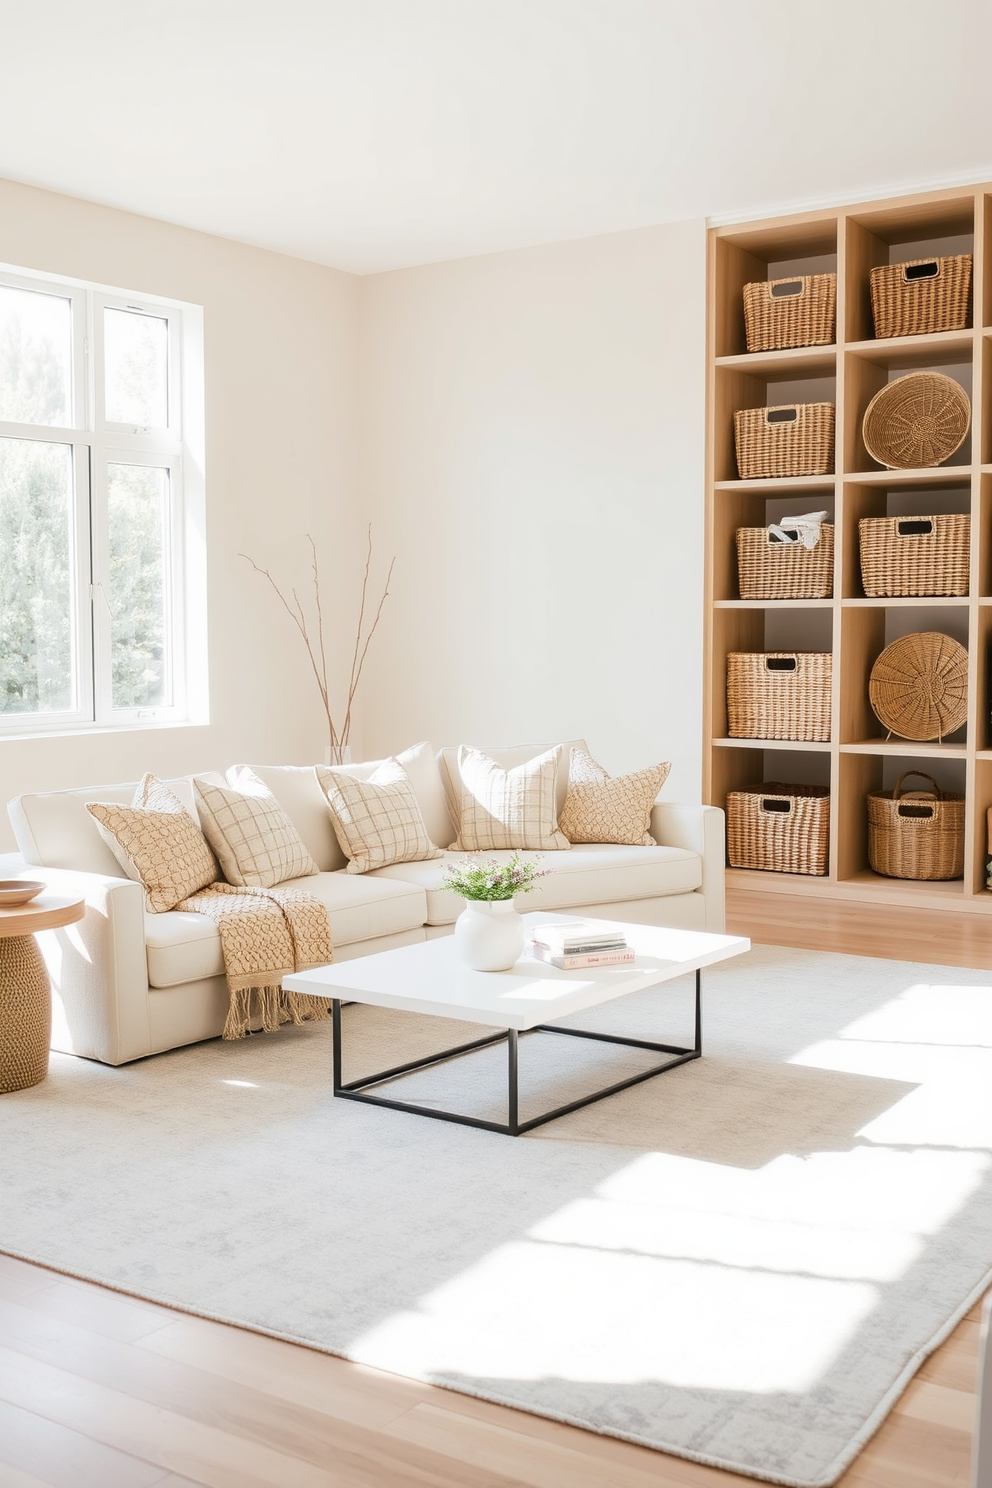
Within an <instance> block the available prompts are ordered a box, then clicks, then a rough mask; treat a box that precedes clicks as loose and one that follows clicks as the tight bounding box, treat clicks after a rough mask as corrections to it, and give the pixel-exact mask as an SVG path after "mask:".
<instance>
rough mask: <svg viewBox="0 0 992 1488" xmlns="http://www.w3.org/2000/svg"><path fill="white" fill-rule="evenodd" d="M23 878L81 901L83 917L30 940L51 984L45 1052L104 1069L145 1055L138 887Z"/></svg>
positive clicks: (54, 872)
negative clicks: (49, 1027)
mask: <svg viewBox="0 0 992 1488" xmlns="http://www.w3.org/2000/svg"><path fill="white" fill-rule="evenodd" d="M24 876H25V877H31V878H36V879H39V880H42V881H44V882H45V883H47V884H48V885H49V886H50V888H52V889H53V890H54V891H55V892H56V893H59V894H76V895H81V896H82V897H83V898H84V899H85V900H86V914H85V916H84V918H83V919H81V920H79V921H78V922H77V923H76V924H75V925H67V926H66V928H65V929H64V930H45V931H43V932H42V933H41V934H39V936H38V944H39V946H40V948H41V951H42V954H43V955H44V958H45V963H46V965H47V967H48V974H49V976H50V978H51V982H52V993H53V1001H54V1006H53V1009H52V1014H53V1017H52V1023H53V1033H52V1047H53V1048H56V1049H63V1050H66V1051H67V1052H69V1053H72V1054H81V1055H83V1056H84V1057H85V1058H87V1059H99V1060H102V1061H103V1063H104V1064H124V1063H126V1062H127V1060H129V1059H139V1058H140V1057H141V1056H142V1055H143V1054H147V1053H149V1051H150V1049H151V1034H150V1030H149V1022H148V961H147V957H146V954H145V892H144V889H143V888H142V886H141V884H139V883H133V882H132V881H131V880H130V879H129V878H105V877H104V876H103V875H102V874H99V873H79V872H75V871H74V870H72V869H68V868H38V867H35V866H33V865H31V864H28V865H27V867H26V870H25V873H24Z"/></svg>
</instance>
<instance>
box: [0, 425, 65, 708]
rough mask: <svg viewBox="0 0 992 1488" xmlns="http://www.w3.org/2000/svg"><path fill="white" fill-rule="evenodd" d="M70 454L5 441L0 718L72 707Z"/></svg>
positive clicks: (1, 464) (0, 513)
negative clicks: (4, 714)
mask: <svg viewBox="0 0 992 1488" xmlns="http://www.w3.org/2000/svg"><path fill="white" fill-rule="evenodd" d="M71 552H72V448H71V446H70V445H67V444H45V443H43V442H41V441H40V440H34V439H0V712H2V713H7V714H17V713H60V712H64V711H66V710H67V709H70V708H73V707H75V697H74V694H75V686H74V678H73V664H72V661H73V645H72V561H71Z"/></svg>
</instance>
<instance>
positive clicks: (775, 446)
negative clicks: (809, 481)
mask: <svg viewBox="0 0 992 1488" xmlns="http://www.w3.org/2000/svg"><path fill="white" fill-rule="evenodd" d="M734 437H735V440H736V444H737V469H738V471H739V473H740V478H741V480H760V479H763V478H765V477H767V476H777V475H829V474H830V472H831V471H832V470H833V468H834V405H833V404H832V403H786V404H781V405H779V406H777V407H774V408H740V409H738V411H737V412H736V413H735V414H734Z"/></svg>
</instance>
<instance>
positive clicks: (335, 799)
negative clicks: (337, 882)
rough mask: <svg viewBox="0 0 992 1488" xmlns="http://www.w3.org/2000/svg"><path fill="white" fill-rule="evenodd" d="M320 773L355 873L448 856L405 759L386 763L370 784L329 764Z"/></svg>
mask: <svg viewBox="0 0 992 1488" xmlns="http://www.w3.org/2000/svg"><path fill="white" fill-rule="evenodd" d="M316 770H317V779H318V780H319V781H320V786H321V789H322V790H323V792H324V794H325V796H326V797H327V803H328V805H329V806H330V808H331V820H332V821H333V823H334V830H335V832H336V833H337V839H338V841H339V842H340V844H341V851H342V852H343V853H344V854H345V855H346V857H347V858H348V872H349V873H368V872H369V871H370V870H371V869H373V868H386V867H388V866H389V864H390V863H422V862H423V861H424V860H425V859H427V858H440V857H443V856H444V854H443V853H442V852H441V849H440V848H439V847H438V846H437V845H436V843H434V842H432V841H431V839H430V837H429V836H428V835H427V828H426V827H425V826H424V818H423V814H422V813H421V810H420V805H419V803H418V801H417V794H416V791H415V790H414V788H413V784H412V782H411V780H410V777H409V775H408V774H407V773H406V771H405V770H404V768H403V766H402V765H401V764H400V762H399V760H397V759H396V758H394V757H391V758H389V759H387V760H383V762H382V764H381V765H380V766H379V767H378V769H377V770H375V771H374V772H373V774H371V775H370V776H369V778H368V779H367V780H356V779H355V777H354V776H353V775H349V774H348V773H347V772H346V770H344V769H340V770H335V769H334V768H333V767H331V766H327V765H317V766H316Z"/></svg>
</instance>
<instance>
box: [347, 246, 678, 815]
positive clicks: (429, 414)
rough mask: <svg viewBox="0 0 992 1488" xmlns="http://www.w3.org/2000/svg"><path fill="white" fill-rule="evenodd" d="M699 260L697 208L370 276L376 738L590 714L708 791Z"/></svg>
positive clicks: (487, 736) (592, 721) (627, 748)
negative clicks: (605, 232)
mask: <svg viewBox="0 0 992 1488" xmlns="http://www.w3.org/2000/svg"><path fill="white" fill-rule="evenodd" d="M704 263H705V233H704V225H703V223H702V222H701V221H697V222H686V223H679V224H675V225H673V226H666V227H658V228H651V229H647V230H643V231H636V232H625V233H616V234H611V235H609V236H605V237H598V238H587V239H583V240H580V241H577V242H569V243H560V244H554V245H552V246H549V247H544V248H538V249H527V250H522V251H515V252H509V253H501V254H493V255H490V256H486V257H482V258H473V259H463V260H460V261H457V262H454V263H444V264H437V265H431V266H429V267H426V268H417V269H410V270H403V271H399V272H396V273H390V274H381V275H376V276H373V277H370V278H366V279H363V280H362V281H361V303H362V333H361V345H362V398H361V406H362V456H361V460H362V483H363V496H364V505H365V508H366V510H367V512H368V514H369V515H370V516H371V517H373V518H374V520H375V524H376V531H377V533H378V534H379V537H380V541H381V543H382V545H383V548H384V549H389V550H390V551H395V552H396V553H397V555H398V562H397V570H396V581H395V585H394V599H393V600H392V601H391V602H392V604H393V605H394V606H395V613H394V616H393V619H394V622H395V623H393V624H392V625H391V626H390V628H389V629H388V631H387V632H386V633H384V634H383V636H382V638H381V644H379V645H378V646H377V648H376V650H375V653H374V656H373V658H372V663H371V671H370V674H369V681H370V683H371V685H370V688H369V691H368V693H367V695H366V706H365V712H364V722H365V742H366V745H367V746H368V748H369V750H370V751H371V752H372V753H374V754H380V753H384V752H387V751H391V750H395V749H398V748H401V747H402V746H404V745H406V744H409V743H411V742H413V741H414V740H416V739H419V738H430V739H432V740H433V741H434V742H435V743H437V744H440V743H450V742H452V741H456V740H464V741H472V742H476V743H481V744H487V743H489V744H494V743H499V742H507V741H517V740H524V739H531V740H536V741H543V740H552V739H559V738H567V737H570V736H576V735H579V736H584V737H585V738H586V739H587V741H588V743H589V746H590V748H591V750H592V752H593V753H594V754H595V755H596V756H597V757H598V758H599V759H600V760H601V762H602V763H603V764H604V765H605V766H606V767H607V768H608V769H610V770H611V771H621V770H627V769H633V768H636V767H639V766H642V765H647V764H649V763H652V762H654V761H656V760H658V759H659V758H665V759H671V760H672V761H673V770H672V775H671V779H670V783H669V786H668V787H667V788H666V794H667V795H670V796H672V797H679V798H685V799H691V798H695V799H698V796H699V789H700V778H699V777H700V759H701V746H700V729H701V673H702V542H703V358H704V274H705V267H704Z"/></svg>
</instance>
